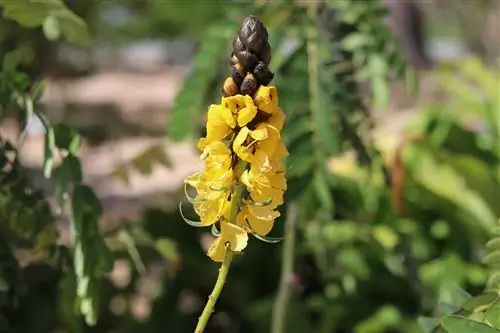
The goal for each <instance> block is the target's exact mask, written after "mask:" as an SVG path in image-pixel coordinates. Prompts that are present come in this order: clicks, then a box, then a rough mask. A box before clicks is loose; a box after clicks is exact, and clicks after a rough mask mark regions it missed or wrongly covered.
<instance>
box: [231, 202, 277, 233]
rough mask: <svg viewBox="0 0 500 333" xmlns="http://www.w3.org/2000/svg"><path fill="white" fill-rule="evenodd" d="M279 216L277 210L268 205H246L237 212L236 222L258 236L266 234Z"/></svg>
mask: <svg viewBox="0 0 500 333" xmlns="http://www.w3.org/2000/svg"><path fill="white" fill-rule="evenodd" d="M279 216H280V213H279V212H278V211H275V210H272V209H270V208H268V207H259V206H252V205H247V206H244V207H243V208H242V210H241V212H240V213H239V214H238V217H237V219H236V223H237V224H238V225H241V226H242V227H243V228H245V229H246V230H248V231H250V232H253V233H256V234H257V235H259V236H266V235H267V234H269V232H270V231H271V230H272V228H273V226H274V220H275V219H277V218H278V217H279Z"/></svg>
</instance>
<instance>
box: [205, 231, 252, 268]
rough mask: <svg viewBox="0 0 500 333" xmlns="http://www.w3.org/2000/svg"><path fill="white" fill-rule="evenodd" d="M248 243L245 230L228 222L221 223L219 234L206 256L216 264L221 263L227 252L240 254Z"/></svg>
mask: <svg viewBox="0 0 500 333" xmlns="http://www.w3.org/2000/svg"><path fill="white" fill-rule="evenodd" d="M247 243H248V234H247V232H246V231H245V229H243V228H241V227H239V226H237V225H235V224H232V223H228V222H222V223H221V234H220V236H219V237H217V238H216V239H215V240H214V242H213V243H212V245H210V248H209V249H208V253H207V254H208V256H209V257H210V258H211V259H212V260H213V261H216V262H222V261H223V260H224V255H225V253H226V246H227V249H228V250H231V251H233V252H241V251H242V250H243V249H245V247H246V246H247Z"/></svg>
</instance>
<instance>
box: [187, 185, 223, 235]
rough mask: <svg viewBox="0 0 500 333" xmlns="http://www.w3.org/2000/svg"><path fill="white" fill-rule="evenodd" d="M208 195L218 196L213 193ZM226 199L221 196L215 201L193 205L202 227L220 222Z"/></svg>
mask: <svg viewBox="0 0 500 333" xmlns="http://www.w3.org/2000/svg"><path fill="white" fill-rule="evenodd" d="M208 193H210V194H218V193H217V192H215V191H210V192H208ZM226 199H227V195H221V196H220V197H219V198H217V199H215V200H207V201H202V202H200V203H195V204H193V207H194V210H195V212H196V214H198V216H199V217H200V222H201V224H202V225H206V226H209V225H212V224H214V223H215V222H217V221H219V220H220V218H221V216H222V211H223V209H224V203H225V202H226Z"/></svg>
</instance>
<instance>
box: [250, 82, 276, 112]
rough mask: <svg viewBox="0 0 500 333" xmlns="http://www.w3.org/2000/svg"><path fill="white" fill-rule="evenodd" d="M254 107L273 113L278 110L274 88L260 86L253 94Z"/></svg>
mask: <svg viewBox="0 0 500 333" xmlns="http://www.w3.org/2000/svg"><path fill="white" fill-rule="evenodd" d="M254 102H255V105H257V108H258V109H259V110H261V111H264V112H266V113H273V112H275V111H276V110H277V108H278V91H277V90H276V87H274V86H260V87H259V89H258V90H257V92H256V93H255V98H254Z"/></svg>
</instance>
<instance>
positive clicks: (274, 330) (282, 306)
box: [271, 202, 298, 333]
mask: <svg viewBox="0 0 500 333" xmlns="http://www.w3.org/2000/svg"><path fill="white" fill-rule="evenodd" d="M297 214H298V208H297V204H296V203H295V202H291V203H290V204H289V205H288V211H287V219H286V234H285V239H284V241H283V265H282V266H281V279H280V284H279V289H278V295H277V297H276V300H275V302H274V309H273V321H272V326H271V333H283V332H284V331H285V322H286V314H287V308H288V303H289V301H290V289H291V283H290V282H291V277H292V274H293V259H294V257H295V230H296V224H297Z"/></svg>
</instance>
